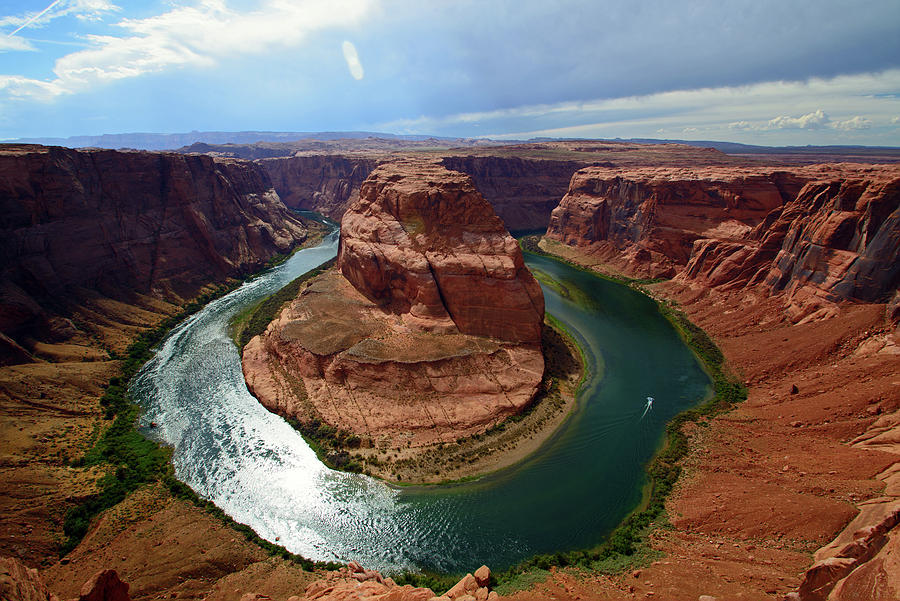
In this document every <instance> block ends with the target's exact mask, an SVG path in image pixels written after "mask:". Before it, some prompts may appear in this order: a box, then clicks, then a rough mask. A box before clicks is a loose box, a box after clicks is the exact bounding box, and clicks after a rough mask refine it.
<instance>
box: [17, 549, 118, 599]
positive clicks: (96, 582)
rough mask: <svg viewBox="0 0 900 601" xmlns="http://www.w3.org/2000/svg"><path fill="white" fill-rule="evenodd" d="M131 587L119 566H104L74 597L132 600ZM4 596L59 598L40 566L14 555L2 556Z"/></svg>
mask: <svg viewBox="0 0 900 601" xmlns="http://www.w3.org/2000/svg"><path fill="white" fill-rule="evenodd" d="M128 588H129V587H128V583H126V582H122V580H120V579H119V574H118V572H116V571H115V570H109V569H107V570H100V571H99V572H97V573H96V574H94V575H93V577H91V578H90V579H89V580H88V581H87V582H85V583H84V585H82V587H81V593H80V594H79V596H78V598H77V599H73V600H72V601H131V597H130V596H129V594H128ZM0 599H3V601H59V597H57V595H54V594H53V593H51V592H50V591H49V590H48V589H47V585H46V584H44V580H43V578H41V575H40V574H39V573H38V571H37V570H36V569H34V568H28V567H26V566H25V565H23V564H22V563H21V562H20V561H19V560H17V559H14V558H12V557H0Z"/></svg>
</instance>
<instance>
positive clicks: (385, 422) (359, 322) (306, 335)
mask: <svg viewBox="0 0 900 601" xmlns="http://www.w3.org/2000/svg"><path fill="white" fill-rule="evenodd" d="M338 267H339V270H340V272H339V273H338V272H333V273H329V274H326V275H325V276H321V277H319V278H317V279H315V280H313V281H312V283H310V284H309V285H308V286H307V287H306V288H305V289H304V290H303V291H302V292H301V294H300V295H299V296H298V297H297V298H296V299H295V300H294V301H293V302H292V303H291V304H290V305H289V306H288V307H287V308H285V309H284V310H283V311H282V313H281V315H280V316H279V318H278V319H277V320H276V321H275V322H273V323H272V324H270V326H269V328H268V329H267V330H266V332H265V333H264V334H263V335H261V336H258V337H256V338H254V339H253V340H251V342H250V343H249V344H247V346H246V347H245V349H244V354H243V368H244V375H245V378H246V380H247V385H248V387H249V389H250V390H251V392H252V393H253V394H254V395H255V396H256V397H257V398H259V399H260V401H261V402H262V403H263V405H265V406H266V407H268V408H269V409H270V410H272V411H275V412H276V413H279V414H281V415H286V416H289V417H293V418H296V419H298V420H300V421H307V422H308V421H311V420H314V419H318V420H321V421H324V422H326V423H328V424H331V425H333V426H335V427H340V428H344V429H347V430H351V431H353V432H354V433H356V434H359V435H360V436H363V437H366V438H369V439H371V440H373V441H376V442H377V443H378V444H379V446H382V444H386V445H388V446H389V447H394V446H398V447H399V446H400V444H401V443H404V442H406V443H407V444H411V445H412V446H414V447H418V446H424V445H429V444H434V443H439V442H449V441H454V440H456V439H457V438H458V437H460V436H468V435H472V434H475V433H477V432H480V431H483V430H484V429H486V428H487V427H489V426H490V425H492V424H494V423H497V422H498V421H500V420H501V419H503V418H504V417H506V416H508V415H510V414H513V413H516V412H518V411H520V410H521V409H522V408H524V407H525V406H527V405H528V404H529V403H530V402H531V400H532V399H533V397H534V395H535V394H536V392H537V390H538V386H539V384H540V382H541V378H542V375H543V369H544V360H543V356H542V353H541V347H540V340H541V324H542V322H543V317H544V302H543V295H542V293H541V290H540V287H539V285H538V284H537V282H536V281H535V280H534V278H533V277H532V276H531V274H530V273H529V272H528V270H527V269H526V268H525V266H524V262H523V259H522V254H521V251H520V250H519V248H518V245H517V244H516V241H515V240H514V239H513V238H512V237H511V236H510V235H509V234H508V233H507V232H506V230H505V229H504V228H503V224H502V223H501V222H500V220H499V219H498V218H497V216H496V215H495V214H494V213H493V211H492V210H491V207H490V205H489V204H488V203H487V202H486V201H485V200H484V198H483V197H482V196H481V195H480V194H479V193H478V192H477V191H476V190H475V188H474V186H473V185H472V182H471V180H470V179H469V177H468V176H466V175H463V174H461V173H456V172H452V171H447V170H446V169H443V168H442V167H440V166H439V165H435V164H428V163H394V164H387V165H382V166H381V167H379V168H377V169H376V170H375V171H373V172H372V174H371V175H370V176H369V178H368V179H367V180H366V181H365V183H364V184H363V186H362V188H361V192H360V198H359V200H358V201H357V202H356V203H355V204H354V205H353V206H352V207H351V208H350V209H349V210H348V211H347V212H346V213H345V215H344V219H343V222H342V228H341V247H340V252H339V256H338ZM407 444H404V445H403V446H404V447H405V446H407Z"/></svg>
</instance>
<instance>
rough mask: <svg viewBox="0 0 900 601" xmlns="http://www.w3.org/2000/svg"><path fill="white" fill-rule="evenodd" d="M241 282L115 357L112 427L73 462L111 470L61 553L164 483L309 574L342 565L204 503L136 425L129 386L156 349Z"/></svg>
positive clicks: (107, 400)
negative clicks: (105, 517) (114, 511)
mask: <svg viewBox="0 0 900 601" xmlns="http://www.w3.org/2000/svg"><path fill="white" fill-rule="evenodd" d="M240 284H241V281H240V280H234V281H232V282H230V283H229V284H227V285H221V286H218V287H216V288H215V289H213V290H212V291H210V292H208V293H206V294H203V295H201V296H199V297H197V298H196V299H194V300H193V301H192V302H190V303H188V304H187V305H185V307H184V308H183V309H182V310H181V311H180V312H179V313H178V314H176V315H172V316H170V317H167V318H165V319H164V320H162V321H161V322H160V323H159V324H158V325H157V326H156V327H154V328H152V329H150V330H146V331H144V332H142V333H141V334H139V335H138V336H137V337H136V338H135V339H134V341H133V342H132V344H131V345H130V346H129V347H128V349H127V350H126V351H125V353H124V355H121V356H119V355H115V354H111V358H112V359H116V360H119V361H120V362H121V363H120V368H119V374H118V375H116V376H114V377H112V378H110V380H109V382H108V383H107V385H106V387H105V391H104V393H103V395H102V397H101V398H100V405H101V407H102V408H103V417H104V418H105V419H106V420H110V421H111V424H110V425H109V427H107V428H105V429H100V431H99V433H98V434H97V435H96V436H94V435H92V440H93V444H92V446H91V447H90V448H89V449H88V450H87V452H86V453H85V454H84V456H82V457H81V458H79V459H77V460H75V461H73V462H72V465H73V467H91V466H97V467H100V468H105V473H104V475H103V476H102V477H101V478H100V480H99V481H98V488H99V490H98V492H97V493H96V494H94V495H91V496H89V497H88V498H86V499H84V500H83V501H82V502H81V503H80V504H78V505H76V506H74V507H72V508H70V509H69V510H68V511H67V512H66V515H65V520H64V523H63V532H64V535H65V537H66V538H65V541H64V542H63V544H62V546H61V548H60V554H61V555H65V554H67V553H69V552H70V551H72V550H73V549H74V548H75V547H76V546H77V545H78V543H79V542H80V541H81V540H82V538H84V536H85V534H87V532H88V529H89V528H90V525H91V522H92V521H93V519H94V518H95V517H96V516H98V515H99V514H100V513H101V512H103V511H105V510H106V509H109V508H111V507H114V506H115V505H117V504H118V503H120V502H121V501H123V500H124V499H125V497H126V496H128V495H129V494H131V493H132V492H134V491H136V490H137V489H138V488H140V487H141V486H144V485H147V484H150V483H152V482H161V483H162V484H163V485H164V486H165V487H166V488H167V489H168V490H169V492H170V493H171V494H172V495H173V496H174V497H176V498H179V499H184V500H187V501H190V502H192V503H193V504H194V505H196V506H198V507H200V508H202V509H204V510H205V511H207V512H209V513H211V514H212V515H214V516H216V517H217V518H218V519H219V520H221V522H222V523H224V524H225V525H226V526H228V527H230V528H232V529H234V530H236V531H237V532H240V533H242V534H243V535H244V536H245V538H246V539H247V540H248V541H250V542H252V543H255V544H256V545H258V546H259V547H261V548H262V549H263V550H265V551H266V552H268V553H269V554H270V555H273V556H278V557H282V558H284V559H287V560H290V561H293V562H294V563H296V564H298V565H300V566H301V567H303V568H304V569H306V570H312V569H318V568H325V569H336V568H337V567H339V566H338V564H334V563H322V562H314V561H312V560H309V559H306V558H304V557H302V556H300V555H296V554H294V553H291V552H290V551H288V550H287V549H285V548H284V547H282V546H280V545H275V544H273V543H270V542H269V541H266V540H264V539H262V538H261V537H259V536H258V535H257V534H256V532H254V531H253V529H252V528H250V527H249V526H246V525H244V524H239V523H237V522H235V521H234V520H232V519H231V518H229V517H228V516H226V515H225V514H224V512H222V510H221V509H219V508H218V507H216V506H215V505H214V504H213V503H212V502H210V501H206V500H204V499H201V498H200V497H199V496H198V495H197V494H196V493H195V492H194V491H193V490H191V488H190V487H188V486H187V485H186V484H184V483H183V482H180V481H179V480H178V479H177V478H175V475H174V470H173V468H172V464H171V462H170V459H171V450H170V449H168V448H167V447H164V446H162V445H160V444H159V443H157V442H155V441H152V440H150V439H148V438H147V437H146V436H144V435H143V434H141V433H140V432H139V431H138V430H137V429H136V427H135V425H136V422H137V419H138V417H139V415H140V408H139V407H138V406H137V404H136V403H134V401H133V399H132V398H131V396H130V394H129V392H128V385H129V382H130V381H131V379H132V377H134V375H135V374H137V372H138V371H139V370H140V369H141V367H142V366H143V365H144V363H146V362H147V361H148V360H149V359H150V358H151V357H152V355H153V349H154V347H155V346H156V345H157V344H159V343H160V342H161V341H162V340H163V338H165V336H166V335H167V334H168V333H169V331H170V330H172V328H174V327H175V326H177V325H178V324H179V323H180V322H181V321H183V320H184V319H185V318H187V317H188V316H190V315H192V314H194V313H196V312H197V311H199V310H200V309H201V308H203V307H204V306H205V305H206V304H207V303H208V302H210V301H212V300H214V299H216V298H219V297H220V296H222V295H224V294H226V293H228V292H230V291H231V290H233V289H234V288H236V287H237V286H239V285H240Z"/></svg>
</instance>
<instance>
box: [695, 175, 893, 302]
mask: <svg viewBox="0 0 900 601" xmlns="http://www.w3.org/2000/svg"><path fill="white" fill-rule="evenodd" d="M804 175H805V177H807V178H808V182H807V183H806V184H805V186H804V187H803V189H802V190H801V191H800V192H799V193H798V194H797V196H796V197H795V198H793V199H791V200H790V201H789V202H787V203H786V204H785V205H784V206H782V207H778V208H776V209H774V210H773V211H772V212H771V213H769V215H767V216H766V219H765V220H764V221H763V222H762V223H760V224H759V225H757V226H756V227H755V228H754V229H753V230H752V231H750V232H748V233H747V235H746V236H745V237H744V238H742V239H740V240H721V239H717V238H708V239H700V240H697V241H696V242H695V244H694V249H693V254H692V256H691V260H690V262H689V263H688V264H687V266H686V267H685V269H684V271H683V273H682V274H681V275H680V276H679V279H680V280H682V281H686V282H694V283H699V284H703V285H707V286H721V287H731V288H734V287H744V286H754V287H762V288H764V289H766V290H767V291H768V292H769V293H772V294H777V293H784V295H785V297H786V299H787V301H788V307H789V309H790V313H791V315H792V317H794V318H795V319H800V318H803V317H805V316H807V315H809V314H811V313H812V314H814V315H821V316H824V315H828V314H830V313H833V312H834V311H835V307H834V303H838V302H840V301H844V300H854V301H862V302H870V303H883V302H888V301H890V300H891V297H892V296H894V295H895V293H896V291H897V287H898V285H900V260H898V258H900V167H852V166H849V165H840V166H830V167H829V166H824V167H822V168H820V169H816V170H809V171H807V172H806V173H805V174H804Z"/></svg>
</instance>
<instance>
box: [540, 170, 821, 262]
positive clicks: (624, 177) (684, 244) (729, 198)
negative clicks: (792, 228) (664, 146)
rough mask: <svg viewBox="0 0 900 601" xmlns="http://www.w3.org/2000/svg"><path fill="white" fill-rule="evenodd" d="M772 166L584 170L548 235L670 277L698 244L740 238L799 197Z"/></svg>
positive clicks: (787, 176) (789, 179) (795, 186)
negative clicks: (714, 237) (713, 238)
mask: <svg viewBox="0 0 900 601" xmlns="http://www.w3.org/2000/svg"><path fill="white" fill-rule="evenodd" d="M802 186H803V180H801V179H799V178H798V177H797V176H796V175H795V174H792V173H789V172H785V171H777V170H775V169H773V168H734V167H729V168H721V167H700V168H696V169H689V168H655V167H636V168H621V169H619V168H604V167H587V168H585V169H582V170H580V171H578V172H577V173H576V174H575V175H574V176H573V177H572V181H571V183H570V185H569V190H568V192H567V193H566V195H565V196H564V197H563V199H562V201H560V203H559V206H558V207H557V208H556V209H554V211H553V214H552V216H551V218H550V225H549V228H548V230H547V236H548V237H549V238H551V239H554V240H558V241H560V242H564V243H566V244H569V245H572V246H579V247H582V248H585V249H586V250H589V251H592V252H599V253H603V254H606V255H608V256H610V257H620V258H619V259H618V261H617V263H618V264H619V265H620V267H621V268H622V269H623V271H625V272H626V273H629V274H634V275H642V276H649V277H660V276H662V277H671V276H674V275H675V273H676V272H677V271H678V270H679V269H680V267H681V266H683V265H684V264H686V263H687V260H688V258H689V257H690V255H691V249H692V248H693V243H694V240H696V239H698V238H701V237H705V236H707V235H715V234H719V235H721V236H723V237H726V238H727V237H741V236H743V234H744V233H746V231H747V230H749V229H750V228H752V227H754V226H756V225H757V224H759V223H760V222H762V220H763V219H764V218H765V217H766V215H767V214H768V213H769V212H770V211H771V210H772V209H774V208H776V207H779V206H781V205H782V204H783V203H785V202H787V201H788V200H789V199H790V198H792V197H793V196H794V195H796V194H797V192H799V190H800V188H801V187H802Z"/></svg>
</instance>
